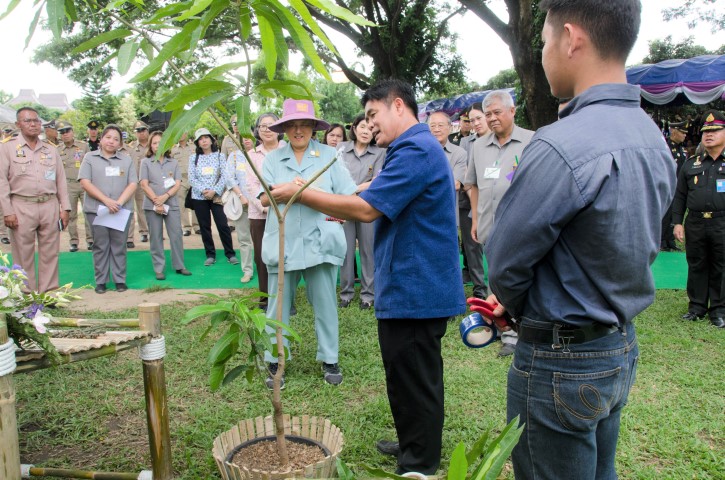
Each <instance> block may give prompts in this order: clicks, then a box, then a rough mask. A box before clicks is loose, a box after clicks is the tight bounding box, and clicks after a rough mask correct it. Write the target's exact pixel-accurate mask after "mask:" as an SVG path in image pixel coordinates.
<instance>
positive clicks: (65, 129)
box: [55, 120, 93, 252]
mask: <svg viewBox="0 0 725 480" xmlns="http://www.w3.org/2000/svg"><path fill="white" fill-rule="evenodd" d="M55 126H56V127H57V128H58V133H59V134H60V139H61V142H60V145H59V146H58V154H59V155H60V160H61V161H62V162H63V169H64V170H65V178H66V179H67V180H68V198H69V200H70V222H69V223H68V234H69V235H70V251H71V252H77V251H78V224H77V222H78V202H83V188H81V184H80V183H78V170H80V168H81V162H82V161H83V157H85V155H86V153H88V144H87V143H86V142H81V141H80V140H76V139H75V133H74V132H73V125H71V124H70V123H68V122H66V121H63V120H59V121H58V122H56V125H55ZM85 231H86V246H87V248H88V250H90V249H91V248H92V247H93V235H92V234H91V229H90V228H89V227H88V226H86V228H85Z"/></svg>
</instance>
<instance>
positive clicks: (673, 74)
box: [627, 55, 725, 105]
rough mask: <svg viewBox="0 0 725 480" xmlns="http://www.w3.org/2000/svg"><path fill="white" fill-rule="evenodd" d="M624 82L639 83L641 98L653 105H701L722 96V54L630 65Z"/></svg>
mask: <svg viewBox="0 0 725 480" xmlns="http://www.w3.org/2000/svg"><path fill="white" fill-rule="evenodd" d="M627 82H628V83H630V84H633V85H639V86H640V87H641V95H642V98H643V99H644V100H646V101H647V102H649V103H651V104H653V105H678V104H684V103H694V104H698V105H702V104H706V103H710V102H714V101H716V100H725V55H701V56H699V57H694V58H690V59H687V60H665V61H663V62H659V63H656V64H647V65H638V66H635V67H630V68H628V69H627ZM688 101H689V102H688Z"/></svg>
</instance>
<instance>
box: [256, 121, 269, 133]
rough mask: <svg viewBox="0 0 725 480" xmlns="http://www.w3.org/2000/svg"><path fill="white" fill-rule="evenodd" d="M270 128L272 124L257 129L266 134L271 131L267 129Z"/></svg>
mask: <svg viewBox="0 0 725 480" xmlns="http://www.w3.org/2000/svg"><path fill="white" fill-rule="evenodd" d="M271 126H272V124H271V123H270V124H269V125H260V126H259V127H258V128H259V131H260V132H266V131H268V130H271V128H269V127H271Z"/></svg>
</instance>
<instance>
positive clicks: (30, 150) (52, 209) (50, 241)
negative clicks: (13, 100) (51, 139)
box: [0, 107, 70, 293]
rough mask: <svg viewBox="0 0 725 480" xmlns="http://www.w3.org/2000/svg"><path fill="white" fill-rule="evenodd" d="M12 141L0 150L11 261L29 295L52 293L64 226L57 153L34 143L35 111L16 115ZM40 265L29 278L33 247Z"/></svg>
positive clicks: (0, 202)
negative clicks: (15, 133) (23, 275)
mask: <svg viewBox="0 0 725 480" xmlns="http://www.w3.org/2000/svg"><path fill="white" fill-rule="evenodd" d="M16 119H17V122H16V125H17V126H18V127H19V128H20V134H19V135H18V136H17V137H12V138H10V139H6V140H5V141H4V143H3V144H2V145H0V206H1V207H2V210H3V214H4V216H3V221H4V222H5V225H6V226H7V227H8V228H9V229H10V235H11V239H12V253H13V262H14V263H17V264H18V265H20V266H21V267H23V269H24V270H25V272H26V273H27V275H28V285H29V287H30V288H31V289H32V290H36V291H38V292H41V293H42V292H47V291H50V290H53V289H56V288H58V286H59V285H58V251H59V249H60V231H59V228H58V227H59V225H58V223H59V220H60V222H61V226H62V227H63V228H65V227H66V225H68V219H69V212H70V202H69V201H68V188H67V184H66V179H65V172H64V171H63V164H62V163H61V161H60V157H59V156H58V149H57V148H55V147H53V146H52V145H50V144H49V143H47V142H44V141H42V140H40V138H39V137H40V118H39V117H38V112H37V111H36V110H35V109H33V108H30V107H23V108H21V109H20V110H18V112H17V113H16ZM36 242H37V244H38V246H39V249H38V259H39V262H40V265H41V268H39V269H38V270H39V272H38V278H37V279H36V275H35V245H36Z"/></svg>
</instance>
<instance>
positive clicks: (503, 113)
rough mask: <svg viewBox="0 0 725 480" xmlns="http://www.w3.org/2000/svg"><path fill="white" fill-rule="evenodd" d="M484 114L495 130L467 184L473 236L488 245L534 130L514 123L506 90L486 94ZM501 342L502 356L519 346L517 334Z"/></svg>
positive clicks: (472, 163)
mask: <svg viewBox="0 0 725 480" xmlns="http://www.w3.org/2000/svg"><path fill="white" fill-rule="evenodd" d="M483 114H484V116H485V117H486V123H487V124H488V128H490V129H491V133H489V134H488V135H486V136H484V137H481V138H480V139H478V140H477V141H476V142H475V143H473V147H472V149H471V157H470V159H469V164H468V172H466V181H465V183H466V185H470V186H471V187H472V188H471V189H470V191H469V192H470V196H471V217H472V222H471V223H472V225H471V237H473V239H474V240H475V241H477V242H478V243H480V244H482V245H485V244H486V240H487V239H488V234H489V232H490V231H491V226H492V225H493V220H494V215H495V213H496V209H497V208H498V204H499V202H500V201H501V197H503V194H504V193H506V190H508V188H509V185H511V180H512V179H513V176H514V172H515V171H516V168H517V167H518V164H519V159H520V158H521V154H522V153H523V151H524V148H525V147H526V145H528V144H529V142H530V141H531V137H533V136H534V132H532V131H531V130H525V129H523V128H521V127H519V126H518V125H515V124H514V115H515V114H516V107H515V106H514V101H513V98H511V95H510V94H509V93H508V92H506V91H505V90H494V91H493V92H491V93H489V94H488V95H486V98H485V99H484V100H483ZM501 342H502V343H503V345H502V346H501V350H500V351H499V353H498V354H499V356H501V357H505V356H507V355H511V354H512V353H513V352H514V349H515V346H516V333H515V332H513V331H508V332H503V333H502V334H501Z"/></svg>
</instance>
